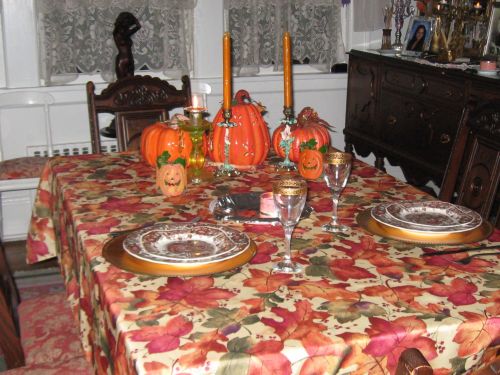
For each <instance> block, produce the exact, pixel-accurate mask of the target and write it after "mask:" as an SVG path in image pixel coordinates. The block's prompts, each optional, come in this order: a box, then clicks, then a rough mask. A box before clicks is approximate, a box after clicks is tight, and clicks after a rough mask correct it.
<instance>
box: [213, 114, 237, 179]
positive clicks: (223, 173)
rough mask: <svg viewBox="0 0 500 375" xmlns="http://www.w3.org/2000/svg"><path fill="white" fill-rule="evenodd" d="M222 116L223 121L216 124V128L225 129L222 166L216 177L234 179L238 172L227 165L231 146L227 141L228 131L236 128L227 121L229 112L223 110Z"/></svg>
mask: <svg viewBox="0 0 500 375" xmlns="http://www.w3.org/2000/svg"><path fill="white" fill-rule="evenodd" d="M222 115H223V117H224V121H221V122H219V123H218V124H217V126H219V127H221V128H225V132H224V164H222V165H221V166H220V167H219V168H218V169H217V170H216V171H215V176H216V177H235V176H239V175H240V171H238V170H237V169H236V168H234V167H233V166H232V165H231V164H230V163H229V147H230V145H231V143H230V140H229V130H230V129H231V128H234V127H235V126H236V123H234V122H231V121H229V120H230V119H231V110H230V109H224V110H223V111H222Z"/></svg>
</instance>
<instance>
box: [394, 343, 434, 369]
mask: <svg viewBox="0 0 500 375" xmlns="http://www.w3.org/2000/svg"><path fill="white" fill-rule="evenodd" d="M432 373H433V372H432V367H431V365H430V364H429V362H427V360H426V359H425V357H424V355H423V354H422V352H421V351H420V350H418V349H415V348H408V349H405V350H403V351H402V352H401V355H400V356H399V359H398V366H397V367H396V375H432Z"/></svg>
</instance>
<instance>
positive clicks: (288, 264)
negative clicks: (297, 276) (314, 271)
mask: <svg viewBox="0 0 500 375" xmlns="http://www.w3.org/2000/svg"><path fill="white" fill-rule="evenodd" d="M306 196H307V183H306V182H305V181H304V180H302V179H297V178H292V177H283V178H281V179H280V180H278V181H276V182H275V183H274V184H273V199H274V204H275V205H276V209H277V211H278V218H279V220H280V222H281V225H282V226H283V230H284V231H285V255H284V257H283V259H282V260H281V261H280V262H278V263H277V264H275V265H274V267H273V270H274V271H275V272H283V273H298V272H301V271H302V266H301V265H300V264H298V263H294V262H292V253H291V250H290V242H291V240H292V232H293V229H294V227H295V225H297V223H298V222H299V219H300V215H301V214H302V210H303V209H304V205H305V204H306Z"/></svg>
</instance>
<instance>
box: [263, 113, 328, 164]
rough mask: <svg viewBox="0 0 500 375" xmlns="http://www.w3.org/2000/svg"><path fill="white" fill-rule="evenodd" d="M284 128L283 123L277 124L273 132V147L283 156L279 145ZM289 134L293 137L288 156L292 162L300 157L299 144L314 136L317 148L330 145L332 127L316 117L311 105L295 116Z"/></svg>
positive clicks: (283, 153)
mask: <svg viewBox="0 0 500 375" xmlns="http://www.w3.org/2000/svg"><path fill="white" fill-rule="evenodd" d="M284 129H285V124H281V125H280V126H278V127H277V128H276V129H275V130H274V132H273V138H272V143H273V148H274V151H275V152H276V154H277V155H279V156H281V157H285V152H284V150H283V149H282V148H281V146H280V142H281V139H282V135H281V132H282V131H283V130H284ZM290 130H291V136H292V137H294V140H293V143H292V147H291V148H290V154H289V155H288V157H289V158H290V160H291V161H293V162H298V161H299V157H300V145H301V143H303V142H307V141H308V140H310V139H311V138H314V139H315V140H316V142H317V146H316V147H317V148H318V149H319V148H320V147H323V146H325V147H328V146H329V145H330V133H329V131H330V130H332V127H331V126H330V125H329V124H328V123H327V122H326V121H324V120H322V119H320V118H319V117H318V114H317V113H316V111H315V110H314V109H312V108H311V107H305V108H304V109H303V110H302V111H300V113H299V115H298V116H297V123H296V124H295V125H292V126H290Z"/></svg>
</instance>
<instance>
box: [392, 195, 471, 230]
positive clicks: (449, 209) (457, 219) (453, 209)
mask: <svg viewBox="0 0 500 375" xmlns="http://www.w3.org/2000/svg"><path fill="white" fill-rule="evenodd" d="M386 210H387V212H388V213H389V214H390V215H392V216H393V217H395V218H396V219H398V220H400V221H404V222H405V223H409V224H418V225H421V226H427V227H440V228H449V227H454V226H456V225H465V224H469V223H470V222H472V221H473V220H477V218H478V217H479V220H480V216H479V215H478V214H477V213H476V212H474V211H472V210H471V209H469V208H466V207H462V206H457V205H454V204H451V203H448V202H441V201H422V202H415V201H401V202H395V203H392V204H389V205H388V206H387V207H386Z"/></svg>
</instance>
